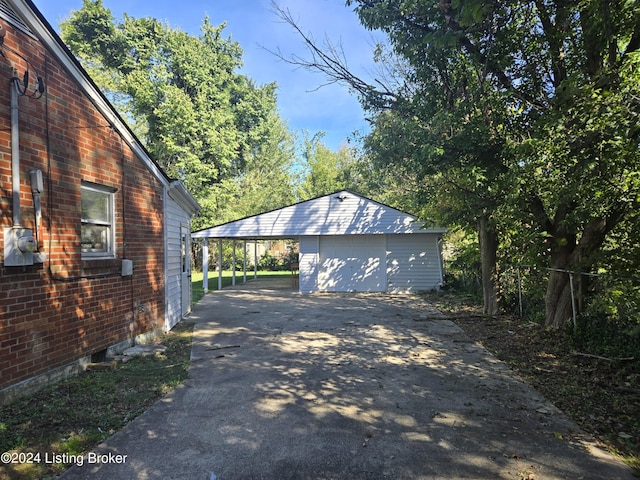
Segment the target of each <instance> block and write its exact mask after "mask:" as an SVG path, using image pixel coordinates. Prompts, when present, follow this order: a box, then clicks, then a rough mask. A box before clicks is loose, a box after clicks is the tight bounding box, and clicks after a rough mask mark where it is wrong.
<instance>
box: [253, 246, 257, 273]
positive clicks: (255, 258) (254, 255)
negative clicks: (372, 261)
mask: <svg viewBox="0 0 640 480" xmlns="http://www.w3.org/2000/svg"><path fill="white" fill-rule="evenodd" d="M256 278H258V240H256V241H255V242H253V279H254V280H255V279H256Z"/></svg>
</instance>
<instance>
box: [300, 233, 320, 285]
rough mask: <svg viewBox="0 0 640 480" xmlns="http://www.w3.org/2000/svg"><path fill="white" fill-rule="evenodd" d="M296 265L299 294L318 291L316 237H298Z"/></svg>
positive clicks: (318, 246)
mask: <svg viewBox="0 0 640 480" xmlns="http://www.w3.org/2000/svg"><path fill="white" fill-rule="evenodd" d="M298 249H299V254H298V263H299V269H300V270H299V271H300V292H302V293H314V292H317V291H318V260H319V254H318V252H319V250H320V245H319V237H318V236H317V235H311V236H304V237H300V239H299V243H298Z"/></svg>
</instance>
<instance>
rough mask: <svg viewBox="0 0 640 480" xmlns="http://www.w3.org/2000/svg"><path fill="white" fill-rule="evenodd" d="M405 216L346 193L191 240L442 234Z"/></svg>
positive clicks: (196, 235)
mask: <svg viewBox="0 0 640 480" xmlns="http://www.w3.org/2000/svg"><path fill="white" fill-rule="evenodd" d="M444 232H446V229H443V228H424V224H423V223H422V222H418V221H416V217H414V216H413V215H409V214H408V213H404V212H401V211H400V210H396V209H395V208H392V207H390V206H388V205H384V204H382V203H378V202H376V201H374V200H371V199H369V198H365V197H362V196H360V195H357V194H355V193H353V192H350V191H348V190H341V191H339V192H335V193H331V194H329V195H325V196H322V197H318V198H314V199H312V200H306V201H304V202H300V203H296V204H293V205H289V206H288V207H283V208H280V209H277V210H272V211H270V212H266V213H261V214H258V215H253V216H250V217H246V218H242V219H240V220H235V221H233V222H228V223H223V224H222V225H217V226H215V227H211V228H206V229H203V230H199V231H197V232H194V233H192V235H191V236H192V238H227V239H258V238H260V239H266V238H291V237H300V236H305V235H370V234H407V233H444Z"/></svg>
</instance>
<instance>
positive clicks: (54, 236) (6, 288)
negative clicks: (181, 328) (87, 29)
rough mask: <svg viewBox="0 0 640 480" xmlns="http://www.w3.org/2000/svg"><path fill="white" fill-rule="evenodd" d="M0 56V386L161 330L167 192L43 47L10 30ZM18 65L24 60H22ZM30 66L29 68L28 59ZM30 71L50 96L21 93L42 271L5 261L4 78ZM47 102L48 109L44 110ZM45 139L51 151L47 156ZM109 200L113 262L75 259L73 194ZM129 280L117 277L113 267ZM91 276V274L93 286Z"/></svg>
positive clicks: (25, 208) (25, 220)
mask: <svg viewBox="0 0 640 480" xmlns="http://www.w3.org/2000/svg"><path fill="white" fill-rule="evenodd" d="M0 22H2V24H3V25H4V26H5V27H7V31H8V33H7V36H6V39H5V45H6V47H9V48H10V49H12V50H14V51H16V52H19V55H16V54H15V53H12V52H10V51H9V50H8V49H7V48H4V49H3V51H4V53H5V55H6V57H0V207H1V209H2V213H1V217H0V221H1V223H2V228H1V231H0V268H1V270H0V366H1V376H0V390H1V389H3V388H5V387H8V386H11V385H13V384H16V383H18V382H20V381H23V380H26V379H29V378H30V377H33V376H36V375H39V374H42V373H45V372H47V371H49V370H52V369H54V368H56V367H60V366H63V365H66V364H69V363H71V362H73V361H75V360H78V359H80V358H82V357H84V356H86V355H89V354H92V353H95V352H98V351H101V350H104V349H105V348H107V347H109V346H111V345H113V344H115V343H118V342H121V341H123V340H126V339H129V338H132V337H133V336H135V335H138V334H141V333H144V332H147V331H150V330H152V329H156V328H161V327H162V325H163V322H164V253H163V250H164V245H163V211H162V207H163V193H162V192H163V189H162V185H161V184H160V182H159V181H158V180H157V179H156V178H155V177H154V176H153V174H152V173H151V172H150V171H149V170H148V169H147V168H146V166H145V164H144V163H143V161H142V160H140V159H139V158H137V157H136V156H135V155H134V153H133V152H132V151H131V149H130V148H129V147H128V146H127V145H126V143H125V142H124V141H121V139H120V136H119V135H118V133H117V132H116V131H115V130H113V129H112V128H110V126H109V124H108V122H107V120H106V119H105V118H104V117H103V116H101V115H100V114H99V113H98V111H97V110H96V108H95V107H94V105H93V104H92V103H91V102H90V100H89V99H88V98H87V97H86V96H85V95H84V94H83V93H82V91H81V90H80V88H79V87H78V85H76V84H75V83H74V81H73V80H72V79H71V77H70V76H69V75H68V74H67V73H66V71H65V70H64V69H63V68H61V66H60V65H59V64H58V63H57V62H56V61H55V60H54V59H53V57H52V55H51V54H50V53H49V52H46V51H45V50H44V49H43V46H42V45H41V44H40V43H39V42H38V41H36V40H35V39H33V38H32V37H30V36H29V35H26V34H24V33H22V32H20V31H19V30H16V29H14V28H12V26H11V25H10V24H8V22H6V21H3V20H2V19H0ZM20 57H23V58H20ZM24 59H26V60H28V62H29V64H30V65H29V64H27V62H26V61H25V60H24ZM14 68H15V69H17V76H18V77H19V78H20V79H22V76H23V74H24V72H25V69H27V68H28V69H29V72H30V76H31V80H30V81H31V87H32V88H33V86H34V85H35V83H34V82H35V77H36V72H37V74H38V75H41V76H42V77H43V78H46V88H47V92H48V98H47V96H43V97H42V98H40V99H35V98H27V97H20V99H19V108H20V155H21V159H20V163H21V165H20V179H21V195H20V196H21V223H22V226H23V227H26V228H35V225H34V224H35V220H34V208H33V199H32V195H31V189H30V184H29V171H30V170H32V169H34V168H38V169H40V170H42V173H43V178H44V189H45V191H44V193H43V195H42V197H41V202H42V220H43V221H42V227H41V229H40V235H39V238H38V243H39V250H40V251H44V252H45V253H46V255H47V259H46V261H45V263H44V264H36V265H34V266H27V267H7V266H5V265H4V258H3V257H4V228H5V227H10V226H11V225H12V215H13V214H12V199H11V196H12V188H11V150H10V148H11V147H10V145H11V143H10V142H11V132H10V124H11V122H10V79H11V77H12V76H13V69H14ZM47 105H48V111H47ZM47 134H48V136H49V147H48V148H47ZM82 181H89V182H94V183H98V184H101V185H105V186H109V187H113V188H116V189H117V192H116V193H115V217H116V245H115V252H116V253H115V256H116V258H114V259H110V260H83V259H82V258H81V247H80V194H81V191H80V186H81V182H82ZM123 258H127V259H131V260H133V264H134V274H133V276H130V277H122V276H121V275H120V267H121V260H122V259H123ZM96 277H97V278H96Z"/></svg>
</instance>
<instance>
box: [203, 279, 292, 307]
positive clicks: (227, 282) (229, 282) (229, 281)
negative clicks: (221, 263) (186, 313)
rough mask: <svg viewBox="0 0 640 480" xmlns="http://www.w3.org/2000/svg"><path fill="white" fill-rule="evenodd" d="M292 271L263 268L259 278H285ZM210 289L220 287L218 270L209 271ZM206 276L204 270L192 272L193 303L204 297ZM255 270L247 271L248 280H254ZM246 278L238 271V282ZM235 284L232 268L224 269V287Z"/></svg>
mask: <svg viewBox="0 0 640 480" xmlns="http://www.w3.org/2000/svg"><path fill="white" fill-rule="evenodd" d="M290 276H291V272H290V271H288V270H282V271H275V272H272V271H266V270H261V271H258V278H259V279H260V278H283V277H290ZM208 277H209V291H213V290H217V289H218V272H216V271H210V272H209V275H208ZM203 278H204V274H203V273H202V272H198V271H195V270H194V271H193V272H192V273H191V295H192V305H195V304H196V303H198V302H199V301H200V300H201V299H202V297H203V296H204V289H203V288H202V279H203ZM253 278H254V277H253V270H251V271H247V280H253ZM243 279H244V274H243V272H242V271H237V272H236V284H240V283H242V281H243ZM232 284H233V272H232V271H231V270H224V271H223V272H222V288H225V287H229V286H231V285H232Z"/></svg>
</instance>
